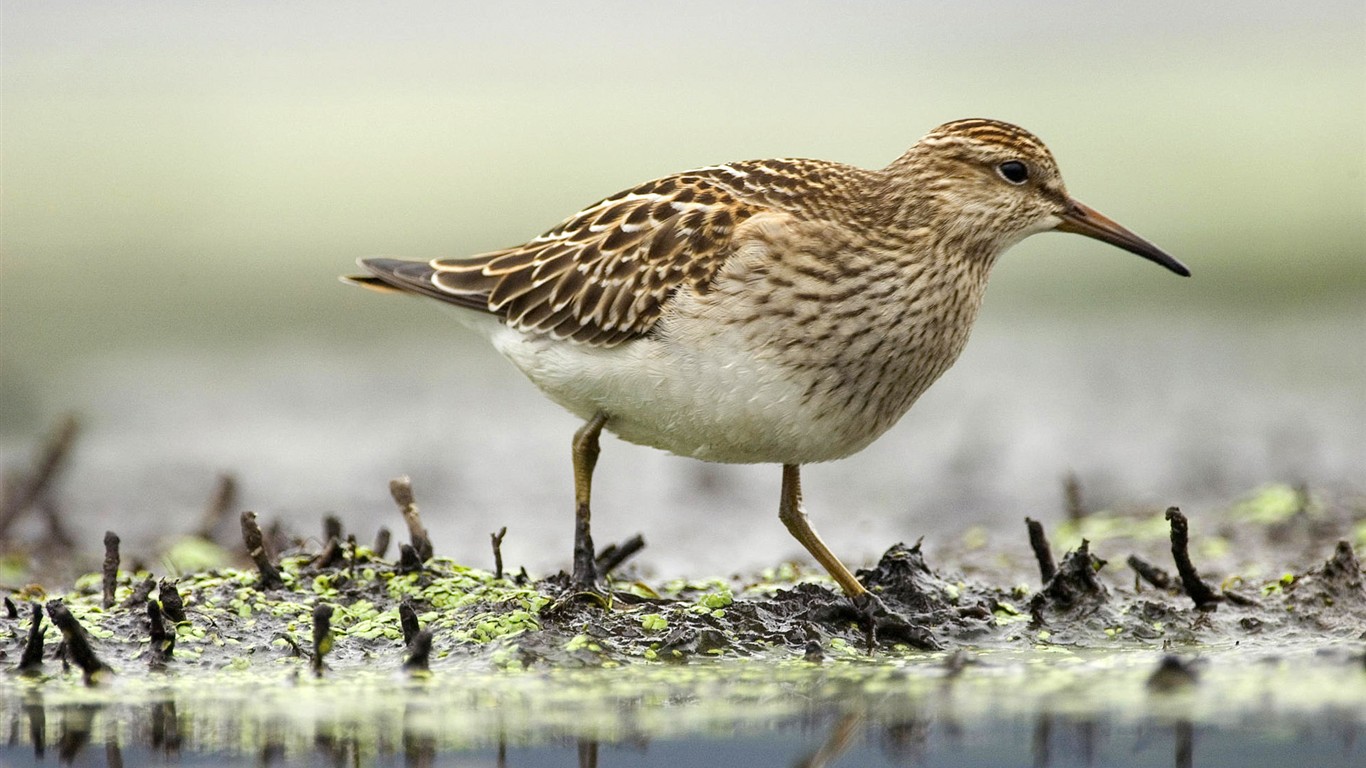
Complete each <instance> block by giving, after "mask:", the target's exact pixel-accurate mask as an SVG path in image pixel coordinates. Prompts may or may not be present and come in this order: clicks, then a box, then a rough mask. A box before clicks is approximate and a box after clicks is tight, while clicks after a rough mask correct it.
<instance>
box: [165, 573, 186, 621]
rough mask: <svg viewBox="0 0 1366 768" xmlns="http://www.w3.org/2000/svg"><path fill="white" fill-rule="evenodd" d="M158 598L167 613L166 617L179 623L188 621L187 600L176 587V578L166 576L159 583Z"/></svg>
mask: <svg viewBox="0 0 1366 768" xmlns="http://www.w3.org/2000/svg"><path fill="white" fill-rule="evenodd" d="M157 600H158V602H160V603H161V606H160V607H161V611H162V613H165V614H166V618H168V619H170V620H171V621H174V622H175V623H177V624H180V623H182V622H188V621H189V620H190V617H189V616H186V615H185V601H184V600H182V599H181V598H180V590H179V589H178V588H177V587H176V580H175V579H172V578H169V577H167V578H164V579H162V580H161V584H159V585H157Z"/></svg>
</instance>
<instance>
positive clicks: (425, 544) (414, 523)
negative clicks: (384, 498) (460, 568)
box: [389, 475, 432, 562]
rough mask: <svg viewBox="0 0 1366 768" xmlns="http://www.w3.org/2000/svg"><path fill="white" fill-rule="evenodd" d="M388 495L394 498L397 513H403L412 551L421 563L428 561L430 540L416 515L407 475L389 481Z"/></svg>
mask: <svg viewBox="0 0 1366 768" xmlns="http://www.w3.org/2000/svg"><path fill="white" fill-rule="evenodd" d="M389 494H390V495H391V496H393V497H394V502H395V503H396V504H398V509H399V511H400V512H402V513H403V522H405V523H407V524H408V537H409V539H410V540H411V541H412V544H413V550H414V551H416V552H417V556H418V558H419V559H420V560H421V561H423V562H426V561H427V560H430V559H431V557H432V540H431V538H430V537H429V536H428V535H427V528H426V527H425V526H424V525H422V517H421V516H420V515H418V513H417V504H415V503H414V502H413V483H412V481H411V480H409V479H408V476H407V475H404V476H403V477H396V478H394V479H393V480H390V481H389Z"/></svg>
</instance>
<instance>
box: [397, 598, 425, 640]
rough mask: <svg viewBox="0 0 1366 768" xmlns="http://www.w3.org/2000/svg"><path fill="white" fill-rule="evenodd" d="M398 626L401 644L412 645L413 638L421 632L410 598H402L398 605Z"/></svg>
mask: <svg viewBox="0 0 1366 768" xmlns="http://www.w3.org/2000/svg"><path fill="white" fill-rule="evenodd" d="M398 625H399V627H400V628H401V629H402V630H403V644H404V645H412V644H413V638H415V637H417V633H418V632H419V631H420V630H421V628H422V627H421V625H420V624H418V621H417V609H416V608H414V607H413V601H412V599H411V598H408V597H404V598H403V602H401V603H399V604H398Z"/></svg>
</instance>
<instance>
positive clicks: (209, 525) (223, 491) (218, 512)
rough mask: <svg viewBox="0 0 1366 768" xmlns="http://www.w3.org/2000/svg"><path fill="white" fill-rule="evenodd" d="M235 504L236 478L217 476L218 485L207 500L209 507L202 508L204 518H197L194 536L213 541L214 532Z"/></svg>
mask: <svg viewBox="0 0 1366 768" xmlns="http://www.w3.org/2000/svg"><path fill="white" fill-rule="evenodd" d="M236 502H237V478H235V477H233V476H232V475H229V474H222V475H219V476H218V485H217V486H216V487H215V488H214V491H213V497H212V498H210V499H209V505H208V506H207V507H205V508H204V516H203V517H201V518H199V527H198V528H196V529H195V535H196V536H198V537H199V538H201V539H208V540H209V541H213V532H214V530H216V529H217V528H218V524H219V523H220V522H222V520H223V518H225V517H227V516H228V510H230V509H232V508H233V506H235V505H236Z"/></svg>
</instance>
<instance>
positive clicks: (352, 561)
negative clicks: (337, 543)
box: [346, 533, 360, 579]
mask: <svg viewBox="0 0 1366 768" xmlns="http://www.w3.org/2000/svg"><path fill="white" fill-rule="evenodd" d="M358 562H360V545H359V544H357V543H356V534H354V533H348V534H346V570H347V571H349V572H350V573H351V578H353V579H354V578H355V577H356V563H358Z"/></svg>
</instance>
